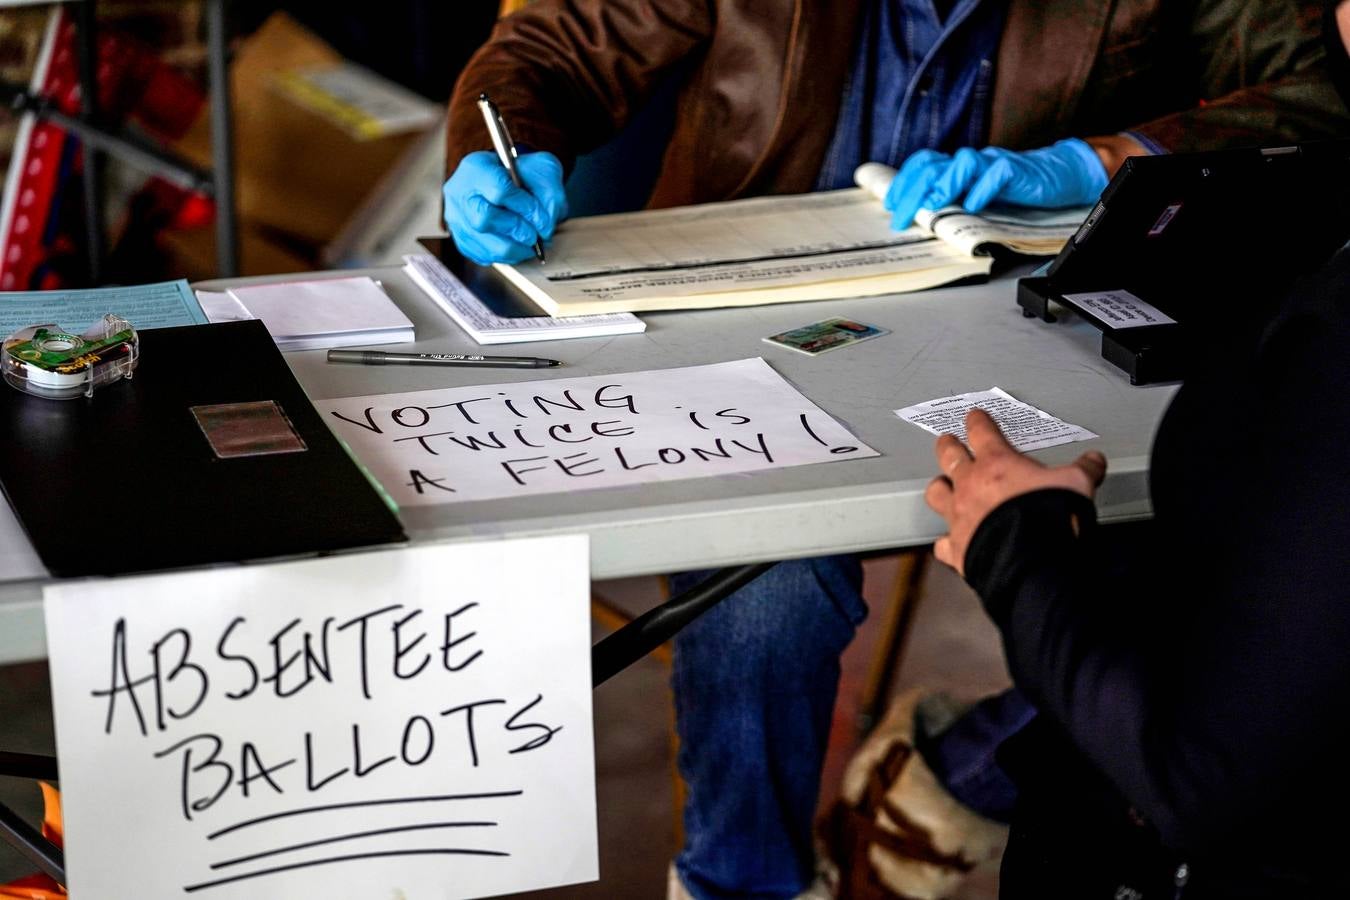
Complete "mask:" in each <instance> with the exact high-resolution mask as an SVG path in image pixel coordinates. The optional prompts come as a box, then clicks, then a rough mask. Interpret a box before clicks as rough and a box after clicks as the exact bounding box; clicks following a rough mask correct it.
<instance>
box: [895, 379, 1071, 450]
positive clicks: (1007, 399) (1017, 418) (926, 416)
mask: <svg viewBox="0 0 1350 900" xmlns="http://www.w3.org/2000/svg"><path fill="white" fill-rule="evenodd" d="M977 408H978V409H982V410H984V411H985V412H987V413H989V415H990V416H992V417H993V419H994V421H995V422H997V423H998V427H999V428H1000V429H1002V431H1003V436H1004V437H1006V438H1007V439H1008V442H1009V443H1010V444H1012V445H1013V446H1014V447H1016V448H1017V449H1018V450H1023V451H1025V450H1043V449H1044V448H1046V447H1054V446H1057V445H1059V444H1068V443H1071V442H1073V441H1087V440H1091V439H1092V438H1095V437H1097V435H1096V434H1093V433H1092V432H1091V431H1088V430H1087V429H1086V428H1082V427H1080V426H1078V425H1071V424H1069V423H1068V422H1065V421H1062V420H1060V419H1057V418H1055V417H1054V416H1052V415H1050V414H1049V413H1047V412H1042V411H1041V410H1039V409H1037V408H1036V407H1034V406H1030V405H1028V404H1026V403H1023V402H1022V401H1020V400H1016V399H1014V398H1013V397H1012V396H1011V395H1010V394H1008V393H1007V392H1006V391H1004V390H1003V389H1002V388H997V387H996V388H991V389H989V390H987V391H972V392H971V393H968V394H957V395H956V396H954V397H939V398H938V399H937V400H929V401H928V402H926V403H919V404H916V405H914V406H907V407H905V408H904V409H897V410H896V411H895V414H896V415H897V416H899V417H900V418H902V419H904V420H905V421H906V422H910V423H912V424H914V425H918V426H919V427H920V428H922V429H923V430H924V431H927V432H929V433H930V434H950V435H955V436H956V438H957V439H958V440H960V441H961V442H962V443H965V441H966V413H968V412H970V411H971V410H972V409H977Z"/></svg>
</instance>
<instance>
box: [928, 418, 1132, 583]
mask: <svg viewBox="0 0 1350 900" xmlns="http://www.w3.org/2000/svg"><path fill="white" fill-rule="evenodd" d="M966 439H967V440H968V441H969V442H970V449H969V450H967V449H966V447H965V445H964V444H962V443H961V442H960V441H958V440H957V439H956V438H954V437H952V436H951V435H949V434H944V435H942V436H941V437H939V438H938V439H937V446H936V447H935V448H934V450H935V453H936V454H937V461H938V468H940V469H941V470H942V472H943V474H941V475H939V476H938V477H937V478H934V479H933V480H932V481H931V482H929V483H928V489H927V490H925V491H924V500H925V501H927V503H928V505H929V506H930V507H932V509H933V511H934V512H936V513H937V514H938V515H940V516H942V518H944V519H946V520H947V534H945V535H943V536H942V537H941V538H939V539H938V541H937V543H936V544H935V545H934V546H933V554H934V555H935V556H936V557H937V558H938V560H939V561H941V562H944V563H946V564H947V565H949V566H951V567H952V568H953V569H955V570H956V571H957V572H959V573H960V574H962V575H965V561H966V548H967V547H968V546H969V545H970V538H971V536H972V535H974V534H975V529H976V528H978V527H979V525H980V523H981V522H983V521H984V517H985V516H987V515H989V513H991V512H993V511H994V509H995V508H997V507H998V506H1000V505H1002V504H1003V503H1004V502H1005V501H1007V500H1011V499H1012V498H1013V497H1017V496H1020V495H1021V494H1029V493H1031V492H1032V491H1039V490H1041V489H1043V488H1065V489H1067V490H1071V491H1077V492H1078V493H1080V494H1082V495H1083V496H1084V497H1087V498H1089V499H1091V497H1092V495H1093V494H1094V493H1095V492H1096V490H1097V487H1098V485H1100V484H1101V483H1102V479H1103V478H1105V477H1106V457H1105V456H1102V454H1100V453H1098V452H1097V451H1096V450H1089V451H1088V452H1087V453H1084V454H1083V455H1082V456H1080V457H1078V459H1076V460H1074V461H1073V462H1071V463H1069V464H1068V465H1065V466H1053V467H1051V466H1045V465H1043V464H1041V463H1039V462H1037V461H1036V460H1034V459H1032V458H1031V457H1029V456H1026V455H1025V454H1023V453H1019V452H1018V451H1017V450H1015V449H1013V446H1012V445H1011V444H1009V443H1008V441H1007V439H1006V438H1004V437H1003V432H1001V431H999V428H998V425H997V424H995V422H994V420H993V419H991V418H990V417H989V414H988V413H986V412H984V411H983V410H979V409H972V410H971V411H970V412H969V413H967V414H966Z"/></svg>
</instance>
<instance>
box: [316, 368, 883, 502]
mask: <svg viewBox="0 0 1350 900" xmlns="http://www.w3.org/2000/svg"><path fill="white" fill-rule="evenodd" d="M315 405H316V406H317V407H318V408H319V410H320V411H321V412H322V413H323V414H324V416H325V417H326V418H327V419H328V424H329V426H330V427H331V428H332V429H333V431H334V432H335V433H336V434H337V435H338V437H340V438H341V439H342V440H343V441H345V442H346V444H347V446H349V447H350V448H351V449H352V451H353V452H354V453H355V454H356V456H357V458H358V459H359V460H360V461H361V462H362V463H363V464H364V465H365V466H366V468H367V469H368V470H369V471H370V472H371V473H372V474H373V475H374V476H375V478H376V479H377V480H378V481H379V482H380V484H381V485H383V486H384V489H385V490H386V491H387V492H388V493H389V494H390V496H392V497H393V498H394V501H395V502H396V503H398V504H399V505H400V506H416V505H426V504H433V503H456V502H462V501H470V500H488V499H493V498H497V497H518V496H528V495H532V494H547V493H559V492H566V491H578V490H587V489H593V488H608V487H621V486H627V485H637V484H650V483H653V482H658V481H673V480H675V479H681V478H701V477H707V476H712V475H726V474H731V473H739V472H757V471H762V470H768V469H778V468H783V467H785V466H801V465H808V464H813V463H835V462H842V461H845V460H850V459H861V458H864V457H869V456H878V455H880V454H878V453H877V452H876V451H875V450H873V449H872V448H871V447H868V446H867V445H866V444H863V443H862V442H861V441H859V440H858V439H857V438H856V437H854V436H853V435H852V434H850V433H849V431H848V429H847V428H845V427H844V426H843V425H842V424H840V423H839V422H837V421H835V420H834V419H833V418H831V417H830V415H829V414H827V413H826V412H824V411H823V410H822V409H820V407H818V406H816V405H815V404H814V403H812V402H811V401H810V400H808V399H807V398H806V397H804V396H802V394H801V393H800V392H799V391H797V389H796V388H794V387H792V385H790V384H788V383H787V382H786V381H784V380H783V378H782V377H781V376H780V375H778V373H777V372H775V371H774V370H773V369H772V368H770V367H769V365H768V363H766V362H764V360H762V359H741V360H736V361H735V362H727V363H717V364H714V365H707V366H687V367H684V368H678V369H661V370H656V371H650V372H630V373H626V374H617V375H594V376H585V377H581V378H559V379H553V380H547V381H529V382H522V383H516V384H487V385H475V386H473V387H459V388H447V389H442V390H432V391H418V392H415V393H406V394H384V395H376V396H369V397H347V398H344V399H340V400H324V401H320V402H318V403H316V404H315Z"/></svg>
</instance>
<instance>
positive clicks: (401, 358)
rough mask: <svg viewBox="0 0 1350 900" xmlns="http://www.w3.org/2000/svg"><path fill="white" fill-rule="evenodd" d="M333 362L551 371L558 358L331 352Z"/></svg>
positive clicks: (370, 351)
mask: <svg viewBox="0 0 1350 900" xmlns="http://www.w3.org/2000/svg"><path fill="white" fill-rule="evenodd" d="M328 361H329V362H340V363H361V364H363V365H367V366H486V367H489V368H497V369H551V368H553V367H554V366H561V365H562V363H560V362H558V361H557V360H556V359H540V358H539V357H537V356H476V355H472V354H467V353H385V352H384V351H382V350H329V351H328Z"/></svg>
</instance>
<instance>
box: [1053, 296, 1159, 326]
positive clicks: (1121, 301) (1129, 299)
mask: <svg viewBox="0 0 1350 900" xmlns="http://www.w3.org/2000/svg"><path fill="white" fill-rule="evenodd" d="M1064 299H1065V300H1068V301H1070V302H1071V303H1073V305H1074V306H1077V307H1078V308H1079V309H1081V310H1083V311H1084V312H1089V313H1092V315H1094V316H1096V317H1097V318H1099V319H1101V320H1102V321H1103V322H1105V323H1106V324H1107V325H1109V326H1111V327H1112V328H1140V327H1142V326H1144V325H1175V324H1176V319H1173V318H1171V317H1169V316H1167V315H1166V314H1165V313H1163V312H1162V311H1161V310H1159V309H1157V308H1156V307H1153V306H1150V305H1149V304H1147V303H1145V302H1144V301H1143V300H1140V299H1139V298H1138V297H1136V296H1135V295H1134V294H1131V293H1130V292H1129V291H1094V292H1092V293H1087V294H1065V295H1064Z"/></svg>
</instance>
